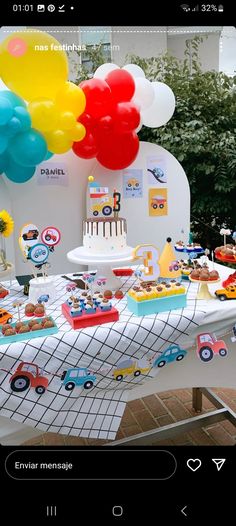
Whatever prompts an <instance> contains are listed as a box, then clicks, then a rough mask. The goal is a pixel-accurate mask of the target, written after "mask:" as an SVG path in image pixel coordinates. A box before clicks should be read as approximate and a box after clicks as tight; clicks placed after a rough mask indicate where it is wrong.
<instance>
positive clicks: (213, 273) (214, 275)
mask: <svg viewBox="0 0 236 526" xmlns="http://www.w3.org/2000/svg"><path fill="white" fill-rule="evenodd" d="M219 277H220V276H219V272H217V270H211V272H210V280H211V281H214V280H216V279H219Z"/></svg>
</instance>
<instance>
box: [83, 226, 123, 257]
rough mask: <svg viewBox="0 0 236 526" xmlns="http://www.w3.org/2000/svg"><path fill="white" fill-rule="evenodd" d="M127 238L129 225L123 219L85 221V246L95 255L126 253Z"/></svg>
mask: <svg viewBox="0 0 236 526" xmlns="http://www.w3.org/2000/svg"><path fill="white" fill-rule="evenodd" d="M126 236H127V223H126V219H124V218H123V217H118V218H115V217H104V218H103V217H100V218H87V219H86V220H85V221H83V246H84V248H85V249H86V250H87V251H88V252H91V253H93V254H94V253H98V254H110V255H112V254H113V253H117V252H120V253H122V252H125V251H126V250H127V242H126Z"/></svg>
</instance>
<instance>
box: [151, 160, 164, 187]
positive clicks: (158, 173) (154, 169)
mask: <svg viewBox="0 0 236 526" xmlns="http://www.w3.org/2000/svg"><path fill="white" fill-rule="evenodd" d="M147 173H148V184H151V185H154V184H159V183H162V184H163V183H167V170H166V160H165V158H164V157H163V156H161V155H160V156H156V155H155V156H154V155H150V156H148V157H147Z"/></svg>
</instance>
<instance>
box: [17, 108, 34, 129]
mask: <svg viewBox="0 0 236 526" xmlns="http://www.w3.org/2000/svg"><path fill="white" fill-rule="evenodd" d="M14 115H15V117H16V118H17V119H19V121H20V123H21V129H22V131H25V130H29V129H30V128H31V117H30V114H29V112H28V111H27V109H26V108H22V106H16V108H15V109H14Z"/></svg>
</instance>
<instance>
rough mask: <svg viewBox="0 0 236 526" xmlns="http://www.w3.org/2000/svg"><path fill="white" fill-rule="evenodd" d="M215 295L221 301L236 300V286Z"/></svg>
mask: <svg viewBox="0 0 236 526" xmlns="http://www.w3.org/2000/svg"><path fill="white" fill-rule="evenodd" d="M215 295H216V297H217V298H219V300H220V301H225V300H235V299H236V284H235V285H228V287H226V288H225V289H218V290H216V291H215Z"/></svg>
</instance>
